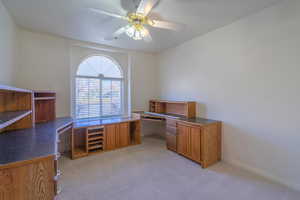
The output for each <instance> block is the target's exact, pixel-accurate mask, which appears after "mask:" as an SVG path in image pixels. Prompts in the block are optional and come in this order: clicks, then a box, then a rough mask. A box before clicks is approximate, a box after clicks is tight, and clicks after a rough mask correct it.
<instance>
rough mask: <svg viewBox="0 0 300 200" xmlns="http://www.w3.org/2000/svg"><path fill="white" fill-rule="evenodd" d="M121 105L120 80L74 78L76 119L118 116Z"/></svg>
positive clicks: (120, 111)
mask: <svg viewBox="0 0 300 200" xmlns="http://www.w3.org/2000/svg"><path fill="white" fill-rule="evenodd" d="M121 105H122V81H121V80H118V79H101V78H86V77H77V78H76V100H75V107H76V108H75V113H76V118H77V119H84V118H95V117H106V116H114V115H120V114H121V113H122V108H121Z"/></svg>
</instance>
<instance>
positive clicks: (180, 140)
mask: <svg viewBox="0 0 300 200" xmlns="http://www.w3.org/2000/svg"><path fill="white" fill-rule="evenodd" d="M177 128H178V134H177V153H179V154H181V155H183V156H186V157H191V156H190V155H191V151H190V149H191V148H190V128H189V127H188V126H185V125H181V124H178V125H177Z"/></svg>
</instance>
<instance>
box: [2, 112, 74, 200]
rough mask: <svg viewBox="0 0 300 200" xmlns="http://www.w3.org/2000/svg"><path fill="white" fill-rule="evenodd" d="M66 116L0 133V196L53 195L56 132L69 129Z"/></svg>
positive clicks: (48, 199) (56, 172)
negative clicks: (30, 126) (32, 126)
mask: <svg viewBox="0 0 300 200" xmlns="http://www.w3.org/2000/svg"><path fill="white" fill-rule="evenodd" d="M72 123H73V120H72V118H70V117H66V118H57V119H56V120H54V121H51V122H48V123H42V124H37V125H36V126H35V127H34V128H28V129H22V130H17V131H8V132H4V133H2V134H0V188H1V189H0V199H1V200H2V199H3V200H4V199H5V200H21V199H45V200H53V199H54V197H55V195H56V194H57V191H58V187H57V180H58V177H59V174H60V173H59V170H58V167H57V166H58V164H57V160H58V158H59V152H58V141H59V139H58V138H59V134H62V133H63V132H66V131H69V132H70V131H71V130H72Z"/></svg>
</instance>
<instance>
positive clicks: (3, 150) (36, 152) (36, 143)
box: [0, 117, 73, 167]
mask: <svg viewBox="0 0 300 200" xmlns="http://www.w3.org/2000/svg"><path fill="white" fill-rule="evenodd" d="M72 122H73V120H72V118H70V117H64V118H57V119H56V120H54V121H51V122H47V123H42V124H36V126H35V127H34V128H29V129H22V130H17V131H9V132H6V133H2V134H0V167H1V166H3V165H7V164H11V163H14V162H21V161H25V160H31V159H35V158H40V157H46V156H50V155H55V154H56V145H57V144H56V140H57V139H56V134H57V131H58V130H59V129H61V128H64V127H66V126H68V125H70V124H71V123H72Z"/></svg>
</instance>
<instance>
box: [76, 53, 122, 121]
mask: <svg viewBox="0 0 300 200" xmlns="http://www.w3.org/2000/svg"><path fill="white" fill-rule="evenodd" d="M92 57H105V58H107V59H109V60H110V61H112V62H113V63H114V64H115V66H116V67H118V69H119V71H120V73H121V78H113V77H105V76H104V75H103V74H100V76H98V77H97V76H82V75H77V72H78V69H79V67H80V65H81V64H82V63H83V62H84V61H86V60H88V59H90V58H92ZM77 78H86V79H98V80H99V82H100V88H102V80H112V81H113V80H117V81H120V92H121V94H120V95H121V96H120V100H121V109H120V114H119V115H105V116H103V115H102V109H101V111H100V113H101V116H99V117H88V118H77V110H76V100H77V99H76V90H77V83H76V79H77ZM73 80H74V87H73V91H74V96H73V116H74V118H75V119H76V120H89V119H99V118H111V117H118V116H122V115H124V112H125V108H124V104H125V102H124V100H125V99H124V98H125V97H124V94H125V93H124V80H125V79H124V73H123V70H122V68H121V67H120V65H119V64H118V63H117V62H116V61H115V60H114V59H113V58H111V57H109V56H106V55H90V56H88V57H85V58H84V59H82V60H81V62H80V63H79V65H78V66H77V68H76V70H75V76H74V79H73ZM101 91H102V89H101ZM100 102H101V104H100V105H102V98H100ZM100 108H102V106H100Z"/></svg>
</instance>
